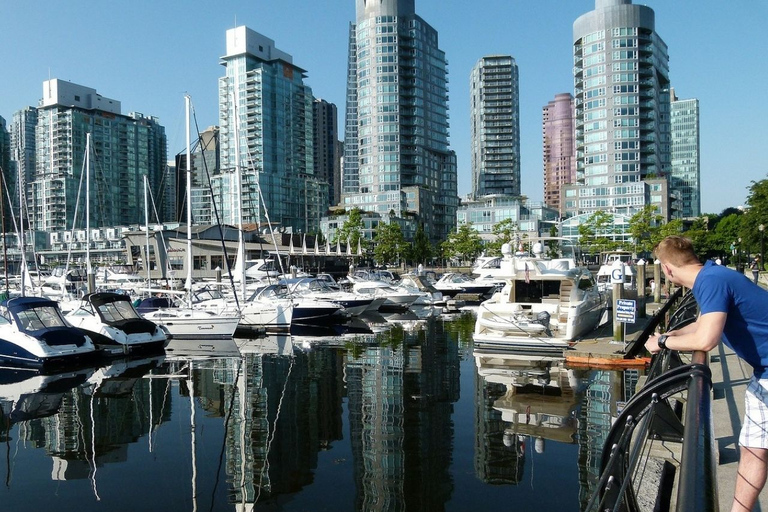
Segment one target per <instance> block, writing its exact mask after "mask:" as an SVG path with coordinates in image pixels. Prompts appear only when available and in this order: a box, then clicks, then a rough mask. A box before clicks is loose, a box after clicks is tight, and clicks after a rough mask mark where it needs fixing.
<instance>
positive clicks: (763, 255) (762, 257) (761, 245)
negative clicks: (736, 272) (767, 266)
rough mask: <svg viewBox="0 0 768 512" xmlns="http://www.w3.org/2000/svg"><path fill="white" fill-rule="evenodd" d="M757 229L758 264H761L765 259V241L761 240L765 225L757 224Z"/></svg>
mask: <svg viewBox="0 0 768 512" xmlns="http://www.w3.org/2000/svg"><path fill="white" fill-rule="evenodd" d="M757 229H758V230H759V231H760V265H761V266H762V265H763V264H764V263H763V262H764V261H765V243H764V242H765V241H764V240H763V231H764V230H765V225H764V224H760V225H759V226H757Z"/></svg>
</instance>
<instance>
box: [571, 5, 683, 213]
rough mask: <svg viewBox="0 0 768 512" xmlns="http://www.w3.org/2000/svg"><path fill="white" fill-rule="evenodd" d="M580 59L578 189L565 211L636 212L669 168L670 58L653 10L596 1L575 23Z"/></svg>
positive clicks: (573, 190) (576, 79)
mask: <svg viewBox="0 0 768 512" xmlns="http://www.w3.org/2000/svg"><path fill="white" fill-rule="evenodd" d="M573 57H574V97H575V103H576V156H577V168H576V173H577V175H576V176H577V181H578V186H576V187H573V188H567V189H566V198H565V211H566V213H567V214H569V215H576V214H579V213H591V212H594V211H597V210H603V211H609V212H613V213H624V214H632V213H634V212H636V211H637V210H639V209H640V208H641V207H642V206H643V205H644V204H645V185H644V183H643V182H644V181H645V180H646V179H647V178H648V177H663V178H668V176H669V169H670V161H669V158H670V147H669V146H670V118H669V70H668V69H669V64H668V62H669V57H668V54H667V45H666V44H665V43H664V41H663V40H662V39H661V37H659V35H658V34H657V33H656V30H655V15H654V12H653V10H652V9H651V8H650V7H646V6H642V5H632V3H631V0H595V10H594V11H591V12H588V13H587V14H584V15H582V16H581V17H579V18H578V19H577V20H576V21H575V22H574V24H573ZM661 213H662V214H663V215H666V216H667V217H669V216H670V215H671V213H670V212H661Z"/></svg>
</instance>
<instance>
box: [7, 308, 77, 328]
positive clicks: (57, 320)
mask: <svg viewBox="0 0 768 512" xmlns="http://www.w3.org/2000/svg"><path fill="white" fill-rule="evenodd" d="M16 316H17V317H18V319H19V327H20V328H21V329H22V330H24V331H39V330H40V329H49V328H51V327H66V326H67V324H66V322H65V321H64V319H63V318H62V317H61V313H60V312H59V310H58V309H56V308H55V307H54V306H41V307H38V308H29V309H25V310H24V311H19V312H18V313H16Z"/></svg>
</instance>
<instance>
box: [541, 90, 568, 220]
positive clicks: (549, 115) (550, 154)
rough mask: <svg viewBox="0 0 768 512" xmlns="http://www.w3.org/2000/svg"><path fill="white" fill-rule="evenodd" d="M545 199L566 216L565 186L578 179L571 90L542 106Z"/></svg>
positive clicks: (549, 204) (561, 214)
mask: <svg viewBox="0 0 768 512" xmlns="http://www.w3.org/2000/svg"><path fill="white" fill-rule="evenodd" d="M542 134H543V159H544V202H545V203H546V204H547V205H548V206H550V207H552V208H554V209H556V210H557V211H558V212H559V214H560V216H561V217H562V216H563V208H562V206H563V205H562V204H561V201H560V199H561V198H560V194H561V190H562V187H563V185H566V184H568V183H575V182H576V148H575V145H574V105H573V96H571V95H570V94H569V93H564V94H557V95H555V99H554V100H553V101H550V102H549V103H548V104H547V105H546V106H545V107H544V108H543V109H542Z"/></svg>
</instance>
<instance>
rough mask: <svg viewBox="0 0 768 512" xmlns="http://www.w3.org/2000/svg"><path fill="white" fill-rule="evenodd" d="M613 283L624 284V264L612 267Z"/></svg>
mask: <svg viewBox="0 0 768 512" xmlns="http://www.w3.org/2000/svg"><path fill="white" fill-rule="evenodd" d="M611 284H624V265H623V264H619V265H617V266H615V267H613V268H612V269H611Z"/></svg>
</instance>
